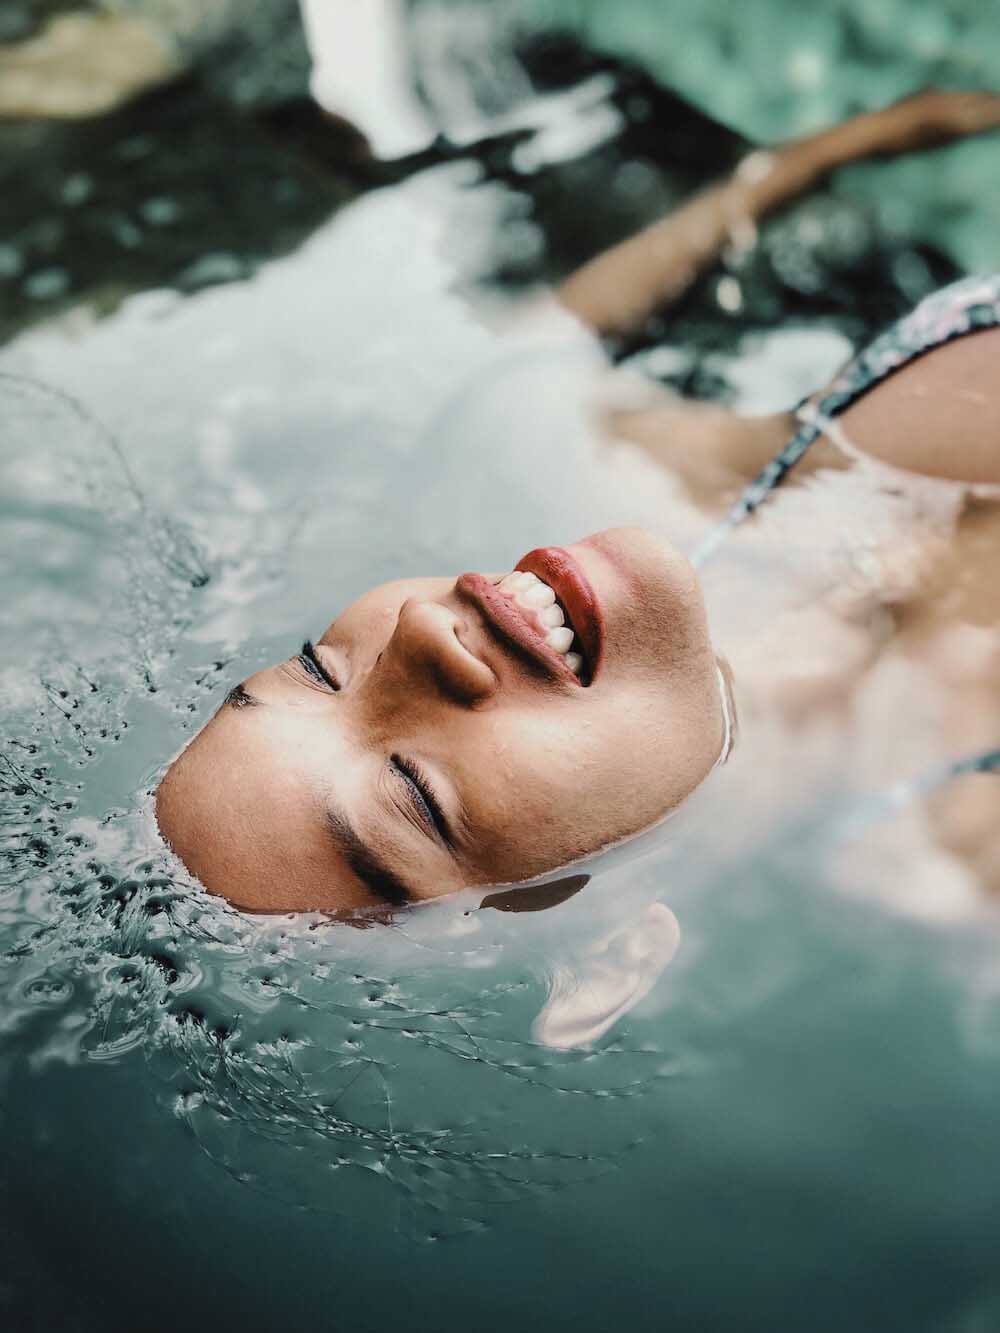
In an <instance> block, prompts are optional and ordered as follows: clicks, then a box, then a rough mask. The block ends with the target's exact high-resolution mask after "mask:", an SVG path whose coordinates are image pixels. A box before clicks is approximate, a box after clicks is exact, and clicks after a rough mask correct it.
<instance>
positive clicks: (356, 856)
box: [326, 806, 417, 907]
mask: <svg viewBox="0 0 1000 1333" xmlns="http://www.w3.org/2000/svg"><path fill="white" fill-rule="evenodd" d="M326 825H327V828H328V829H329V831H330V834H331V835H332V837H333V839H334V840H335V842H336V843H337V845H338V847H339V849H340V850H341V852H342V853H343V855H344V857H345V858H346V860H347V864H348V865H349V866H350V867H351V869H352V870H353V871H354V873H355V874H356V875H357V877H358V879H360V880H362V881H363V882H364V884H365V886H366V887H367V888H368V889H370V891H371V892H372V893H373V894H374V895H375V896H376V897H377V898H381V899H383V900H384V901H385V902H389V903H393V904H394V905H395V906H397V907H404V906H405V905H406V904H407V903H412V902H413V901H414V900H415V899H416V897H417V894H415V893H414V892H413V890H412V889H411V888H410V886H409V885H408V884H407V883H406V881H405V880H403V879H401V878H400V876H399V875H398V874H397V873H396V871H395V870H393V868H392V866H390V865H389V864H388V863H387V862H386V861H384V860H383V859H382V857H381V856H379V854H378V852H376V851H375V849H374V847H371V846H370V845H369V844H368V843H366V842H365V841H364V840H363V839H362V838H361V837H360V836H359V834H358V831H357V829H356V828H355V827H354V825H353V824H352V823H351V821H350V820H349V819H348V818H347V815H346V814H345V813H344V811H343V810H342V809H340V807H339V806H330V807H329V808H328V809H327V811H326Z"/></svg>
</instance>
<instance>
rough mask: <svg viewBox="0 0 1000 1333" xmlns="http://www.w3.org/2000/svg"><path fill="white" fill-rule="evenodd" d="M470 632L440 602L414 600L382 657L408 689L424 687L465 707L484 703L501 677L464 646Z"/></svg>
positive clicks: (403, 611)
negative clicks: (463, 636) (461, 635)
mask: <svg viewBox="0 0 1000 1333" xmlns="http://www.w3.org/2000/svg"><path fill="white" fill-rule="evenodd" d="M467 628H468V627H467V626H466V625H465V623H464V622H463V620H462V618H461V616H459V615H457V614H456V613H455V612H454V611H453V610H451V609H450V608H449V607H447V606H443V605H442V604H441V603H440V602H432V601H425V600H423V599H422V598H417V597H410V598H408V599H407V601H405V602H404V603H403V605H402V607H401V608H400V611H399V619H398V620H397V622H396V628H395V630H394V631H393V635H392V638H391V639H390V640H389V643H388V645H387V646H386V648H385V650H384V652H383V661H384V665H385V667H386V668H387V670H391V671H392V672H393V674H395V675H396V676H399V677H401V678H402V679H403V680H404V682H405V683H406V684H407V685H409V686H413V685H422V686H423V687H425V688H430V689H433V690H434V691H436V692H438V693H440V694H442V695H444V696H446V697H447V698H449V699H453V700H454V701H456V702H458V703H462V704H473V703H479V702H481V701H482V700H483V699H487V698H489V696H490V695H491V694H493V693H494V692H495V691H496V689H497V678H496V676H495V675H494V673H493V670H492V668H491V667H489V666H488V665H487V664H486V663H485V662H484V661H483V660H482V659H481V658H479V657H477V656H476V655H475V654H474V653H473V652H471V651H470V649H469V648H467V647H466V646H465V644H464V643H463V642H462V639H461V638H460V637H459V635H460V634H462V632H463V631H464V630H466V629H467Z"/></svg>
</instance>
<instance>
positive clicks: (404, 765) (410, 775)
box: [391, 754, 451, 844]
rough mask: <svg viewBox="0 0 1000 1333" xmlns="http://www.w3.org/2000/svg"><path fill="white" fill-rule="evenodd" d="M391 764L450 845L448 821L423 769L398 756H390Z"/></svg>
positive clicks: (411, 761) (413, 762)
mask: <svg viewBox="0 0 1000 1333" xmlns="http://www.w3.org/2000/svg"><path fill="white" fill-rule="evenodd" d="M391 762H392V765H393V767H394V768H395V769H396V770H397V771H398V772H399V773H401V774H402V776H403V779H404V781H405V782H406V783H407V784H408V785H409V786H410V787H411V788H412V790H413V792H414V794H415V796H416V798H417V799H418V800H419V802H420V804H421V806H422V807H423V808H424V809H425V810H426V811H427V814H428V816H429V817H430V820H431V823H432V824H433V825H434V827H435V828H436V829H437V831H438V834H439V835H440V837H441V838H442V840H443V841H444V842H446V843H449V844H450V842H451V833H450V830H449V828H448V821H447V820H446V819H445V817H444V813H443V811H442V809H441V804H440V802H439V801H438V799H437V796H436V795H435V794H434V788H433V787H432V786H431V784H430V782H429V781H428V779H427V775H426V774H425V773H424V771H423V769H421V767H420V765H419V764H417V763H416V762H415V761H414V760H413V759H406V758H404V757H403V755H400V754H394V755H392V756H391Z"/></svg>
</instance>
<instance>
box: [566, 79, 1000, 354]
mask: <svg viewBox="0 0 1000 1333" xmlns="http://www.w3.org/2000/svg"><path fill="white" fill-rule="evenodd" d="M997 127H1000V95H998V94H996V93H960V92H939V91H936V90H930V91H927V92H922V93H916V94H914V96H912V97H907V98H905V99H904V100H903V101H901V102H897V103H896V104H895V105H893V106H890V107H887V108H886V109H885V110H883V111H873V112H870V113H868V114H866V115H861V116H855V117H854V118H853V119H851V120H848V121H845V122H844V124H842V125H836V126H834V127H833V128H832V129H829V130H824V131H823V132H822V133H821V134H815V135H811V136H810V137H809V138H806V139H801V140H797V141H795V142H792V143H788V144H784V145H782V146H780V147H778V148H774V149H761V150H759V151H757V152H754V153H751V154H750V156H749V157H747V158H745V159H744V160H743V162H741V163H740V165H739V166H738V167H737V168H736V170H735V171H734V172H733V174H732V175H731V176H730V177H729V178H728V180H725V181H722V182H721V183H720V184H718V185H715V186H712V187H710V188H709V189H707V190H705V191H703V192H702V193H700V194H697V195H695V197H694V198H693V199H691V200H689V201H688V202H687V203H686V204H683V205H681V207H680V208H678V209H676V210H675V211H674V212H672V213H670V214H669V215H668V216H667V217H665V218H663V219H662V220H661V221H660V222H656V223H653V225H652V226H650V227H647V228H645V229H644V230H643V231H640V232H638V233H637V234H636V235H635V236H632V237H630V238H629V239H628V240H625V241H622V242H621V244H619V245H616V246H613V247H612V248H611V249H610V250H606V251H604V253H603V254H600V255H598V256H596V258H594V259H592V260H590V261H589V263H587V264H585V265H584V266H583V267H582V268H580V269H577V271H576V272H575V273H573V274H571V275H570V277H569V278H568V279H567V280H566V281H565V282H564V283H563V285H562V287H561V288H560V289H559V293H558V295H559V299H560V301H561V302H562V304H563V305H564V306H566V307H567V308H568V309H569V310H571V311H573V313H574V314H576V315H577V316H578V317H579V318H580V319H581V320H583V321H584V322H585V323H586V324H589V325H590V326H591V327H592V328H594V329H595V330H596V331H597V332H599V333H604V334H623V333H627V332H629V331H630V330H631V329H634V328H635V327H636V326H637V325H639V324H641V323H642V321H643V320H644V319H645V318H647V316H648V315H650V314H651V313H652V312H653V311H654V310H657V309H659V308H660V307H662V306H664V305H669V304H670V303H671V302H672V301H676V300H677V299H678V297H680V296H681V295H682V294H683V293H684V292H685V291H686V289H687V288H688V287H689V286H690V285H691V283H692V282H694V280H695V279H696V278H697V277H698V276H699V275H700V274H701V273H703V272H704V271H705V269H707V268H708V267H709V265H710V264H711V263H713V262H714V260H715V259H716V258H717V257H718V256H719V254H720V253H721V251H722V250H723V249H724V248H725V246H726V245H729V244H732V243H736V244H739V243H740V242H741V241H747V240H752V238H753V235H754V229H755V227H756V224H757V223H758V222H759V221H761V219H763V218H764V217H766V216H767V215H768V214H769V213H772V212H774V211H775V210H776V209H778V208H780V207H782V206H783V205H785V204H788V203H790V202H791V201H792V200H793V199H795V198H797V197H798V196H799V195H801V194H803V193H804V192H805V191H807V190H810V189H813V188H815V187H816V186H817V185H818V184H819V183H820V182H821V181H823V180H824V179H825V178H826V177H827V176H828V175H829V174H830V173H831V172H832V171H834V170H835V169H836V168H837V167H841V166H844V165H846V164H847V163H849V162H858V161H862V160H864V159H866V158H876V157H894V156H898V155H899V154H901V153H909V152H913V151H915V150H917V149H926V148H934V147H937V146H939V145H941V144H946V143H949V142H951V141H952V140H954V139H960V138H963V137H964V136H965V135H968V134H978V133H981V132H982V131H984V130H990V129H995V128H997Z"/></svg>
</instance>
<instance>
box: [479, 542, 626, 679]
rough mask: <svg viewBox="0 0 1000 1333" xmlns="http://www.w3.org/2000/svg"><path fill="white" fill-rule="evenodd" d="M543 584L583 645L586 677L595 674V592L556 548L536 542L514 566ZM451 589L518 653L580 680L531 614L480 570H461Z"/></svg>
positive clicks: (598, 638) (598, 624)
mask: <svg viewBox="0 0 1000 1333" xmlns="http://www.w3.org/2000/svg"><path fill="white" fill-rule="evenodd" d="M516 568H517V569H519V570H527V571H528V572H529V573H531V574H535V575H536V576H537V577H538V578H540V579H542V581H543V582H545V583H547V584H548V585H549V587H550V588H551V589H552V591H553V592H554V593H555V595H556V597H558V599H559V601H560V602H561V603H562V605H563V606H564V607H565V609H566V613H567V615H568V616H569V619H570V622H571V624H572V626H573V629H574V630H575V631H576V635H577V637H578V639H579V641H580V644H581V646H582V648H583V653H584V661H585V672H586V676H587V682H586V683H589V681H591V680H593V678H594V676H595V675H596V674H597V669H598V665H599V663H600V658H601V648H602V638H603V624H602V620H601V613H600V605H599V603H598V601H597V595H596V594H595V592H594V590H593V588H592V587H591V585H590V582H589V580H588V579H587V577H586V575H585V574H584V573H583V570H582V569H580V567H579V565H578V564H577V563H576V562H575V561H574V560H573V558H572V557H571V556H570V555H569V554H568V553H567V552H566V551H564V550H562V549H561V548H560V547H539V548H538V549H537V550H535V551H529V552H528V554H527V555H526V556H525V557H524V559H523V560H520V561H518V564H517V566H516ZM455 586H456V590H457V592H458V593H459V595H460V596H463V597H466V598H468V599H469V600H470V601H471V602H473V603H474V605H475V606H477V607H478V608H479V610H480V612H481V613H482V615H483V617H484V619H485V620H486V622H487V625H488V626H489V627H490V628H491V629H492V630H494V632H496V633H498V634H499V635H500V637H501V638H503V639H504V640H505V641H506V642H507V644H508V645H510V646H511V647H513V648H514V649H515V650H516V651H517V652H518V653H519V654H520V655H521V656H522V657H526V658H528V659H529V660H530V661H532V662H533V663H535V664H536V665H538V666H541V667H543V668H544V669H545V670H546V671H547V672H548V673H549V674H550V675H552V676H555V677H557V678H558V679H560V680H564V681H571V682H572V683H573V684H574V685H581V686H582V685H583V684H584V683H585V682H584V681H583V680H581V679H580V677H579V676H577V675H576V674H575V673H574V672H573V671H571V670H570V668H569V667H568V666H567V664H566V660H565V658H564V657H563V655H562V654H561V653H557V652H556V651H555V649H553V648H551V647H550V646H549V645H548V644H547V643H546V642H545V632H544V630H543V629H542V628H541V626H540V625H539V624H538V621H537V618H536V617H535V616H534V615H533V614H532V613H530V612H527V611H525V610H524V609H523V608H522V607H520V606H518V605H517V603H516V602H514V601H513V600H512V599H511V598H510V597H508V596H507V595H506V594H505V593H502V592H500V590H499V589H498V588H497V587H496V586H495V585H494V584H493V583H491V582H490V580H489V579H487V578H485V577H484V576H483V575H482V574H463V575H462V576H461V578H460V579H459V580H458V582H457V584H456V585H455Z"/></svg>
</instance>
